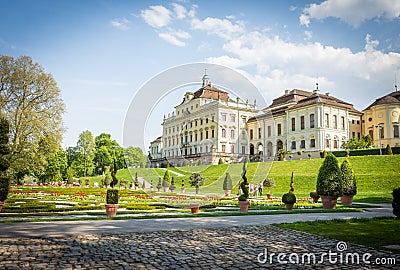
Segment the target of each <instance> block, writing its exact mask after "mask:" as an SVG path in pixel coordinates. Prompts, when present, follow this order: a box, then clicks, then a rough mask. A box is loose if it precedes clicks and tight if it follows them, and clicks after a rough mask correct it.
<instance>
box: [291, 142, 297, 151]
mask: <svg viewBox="0 0 400 270" xmlns="http://www.w3.org/2000/svg"><path fill="white" fill-rule="evenodd" d="M291 149H292V150H295V149H296V141H292V147H291Z"/></svg>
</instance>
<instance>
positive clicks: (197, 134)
mask: <svg viewBox="0 0 400 270" xmlns="http://www.w3.org/2000/svg"><path fill="white" fill-rule="evenodd" d="M316 88H317V89H315V90H313V91H305V90H299V89H293V90H286V91H285V93H284V94H283V95H282V96H280V97H278V98H275V99H274V100H273V101H272V104H271V105H270V106H269V107H268V108H265V109H263V110H262V111H259V110H258V109H257V106H256V102H255V101H254V103H253V104H250V103H248V102H243V101H241V100H240V99H239V98H236V99H235V100H234V99H231V98H230V97H229V94H228V93H227V92H225V91H222V90H220V89H218V88H216V87H214V86H213V85H212V84H211V83H210V82H209V78H208V75H204V76H203V81H202V86H201V88H200V89H198V90H197V91H195V92H187V93H186V94H185V96H184V98H183V101H182V102H181V104H179V105H177V106H176V107H175V110H174V111H173V112H172V113H170V114H168V115H167V116H164V119H163V122H162V126H163V134H162V136H161V137H159V138H157V139H156V140H154V141H153V142H151V145H150V149H149V159H148V161H149V163H148V166H151V167H159V166H165V165H166V164H167V163H169V164H172V165H174V166H185V165H200V164H204V165H206V164H217V163H218V162H219V160H220V159H221V160H222V161H223V162H224V163H235V162H240V161H241V160H242V159H243V158H245V157H246V158H247V157H250V160H252V161H268V160H274V159H276V157H277V152H278V151H279V150H280V149H284V150H286V151H289V152H291V154H290V156H291V157H292V158H293V159H300V158H308V157H319V154H320V152H321V151H324V150H326V151H334V150H340V149H341V146H342V144H343V143H344V142H346V141H348V140H349V139H350V138H360V137H361V136H362V135H363V134H370V135H372V137H373V139H374V141H375V142H377V141H378V140H377V139H376V137H378V136H374V135H376V134H375V133H374V132H372V131H371V130H372V128H370V127H369V126H368V127H367V123H370V122H373V123H375V122H379V121H381V122H382V120H380V119H379V118H378V117H382V116H380V114H377V116H376V117H375V116H374V114H373V113H371V112H370V111H371V110H372V109H374V108H375V107H379V106H381V107H382V106H383V105H382V104H384V106H386V107H388V108H389V107H390V110H389V113H391V115H395V118H396V119H395V120H393V119H392V118H393V117H392V118H390V119H391V120H390V121H391V122H390V123H389V124H387V123H386V122H385V123H383V122H382V123H381V124H380V126H378V125H377V127H379V128H381V132H380V133H379V141H383V142H388V143H391V142H393V144H394V143H395V146H398V145H399V139H398V137H399V132H398V130H399V128H398V126H399V123H398V122H399V121H400V118H399V116H398V115H400V113H398V112H397V110H398V111H400V94H398V93H399V92H397V89H396V91H395V92H393V93H391V94H390V98H391V99H390V100H389V98H386V96H385V97H384V98H381V99H377V101H376V102H375V103H377V105H376V104H375V103H373V104H372V105H371V106H369V107H368V108H367V109H366V110H364V111H363V112H360V111H358V110H356V109H355V108H354V107H353V105H352V104H350V103H347V102H345V101H342V100H340V99H337V98H335V97H333V96H332V95H330V94H329V93H321V92H320V90H319V89H318V84H317V86H316ZM388 96H389V95H388ZM393 97H395V98H393ZM395 99H396V100H395ZM382 100H383V101H382ZM389 101H390V102H389ZM378 103H379V104H378ZM386 104H387V105H386ZM386 107H385V108H386ZM392 107H393V108H394V109H393V108H392ZM371 108H372V109H371ZM379 108H380V107H379ZM386 111H388V109H386ZM392 111H393V112H392ZM375 118H376V119H375ZM365 119H368V121H367V123H366V120H365ZM371 119H373V120H371ZM382 119H383V118H382ZM392 120H393V121H394V122H393V121H392ZM392 122H393V123H392ZM371 126H372V125H371ZM382 126H384V127H386V126H388V130H389V131H388V132H386V133H383V131H382ZM373 128H374V130H373V131H375V127H373ZM393 130H394V131H393ZM392 131H393V132H392ZM382 134H386V137H385V135H382ZM390 136H392V137H393V138H391V137H390ZM389 137H390V138H389ZM384 139H386V141H385V140H384ZM381 146H382V145H381ZM393 146H394V145H393ZM376 147H379V146H376Z"/></svg>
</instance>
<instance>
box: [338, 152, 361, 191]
mask: <svg viewBox="0 0 400 270" xmlns="http://www.w3.org/2000/svg"><path fill="white" fill-rule="evenodd" d="M340 171H341V173H342V194H341V195H347V196H354V195H356V194H357V185H356V179H355V178H354V171H353V168H352V166H351V163H350V161H348V160H347V159H345V160H344V161H343V163H342V165H341V166H340Z"/></svg>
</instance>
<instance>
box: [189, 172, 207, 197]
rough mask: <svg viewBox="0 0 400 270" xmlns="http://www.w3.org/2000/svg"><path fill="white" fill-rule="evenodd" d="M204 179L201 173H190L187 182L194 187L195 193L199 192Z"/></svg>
mask: <svg viewBox="0 0 400 270" xmlns="http://www.w3.org/2000/svg"><path fill="white" fill-rule="evenodd" d="M204 182H205V179H204V177H203V176H202V175H201V173H192V174H191V175H190V179H189V184H190V185H191V186H192V187H195V188H196V194H198V193H199V189H200V186H202V185H204Z"/></svg>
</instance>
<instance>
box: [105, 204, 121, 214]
mask: <svg viewBox="0 0 400 270" xmlns="http://www.w3.org/2000/svg"><path fill="white" fill-rule="evenodd" d="M117 210H118V204H106V214H107V217H115V216H116V215H117Z"/></svg>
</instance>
